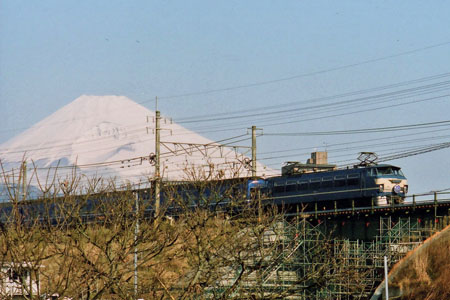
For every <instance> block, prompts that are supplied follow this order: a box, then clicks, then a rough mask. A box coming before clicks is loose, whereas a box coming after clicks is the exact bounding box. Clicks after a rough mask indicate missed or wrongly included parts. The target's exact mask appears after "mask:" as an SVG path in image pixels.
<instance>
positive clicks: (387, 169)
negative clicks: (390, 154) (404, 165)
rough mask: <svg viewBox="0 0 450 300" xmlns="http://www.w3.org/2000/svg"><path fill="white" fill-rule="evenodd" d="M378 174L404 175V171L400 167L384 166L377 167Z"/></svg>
mask: <svg viewBox="0 0 450 300" xmlns="http://www.w3.org/2000/svg"><path fill="white" fill-rule="evenodd" d="M376 170H377V172H378V175H400V176H404V175H403V172H402V171H401V170H400V169H398V168H393V167H383V168H377V169H376Z"/></svg>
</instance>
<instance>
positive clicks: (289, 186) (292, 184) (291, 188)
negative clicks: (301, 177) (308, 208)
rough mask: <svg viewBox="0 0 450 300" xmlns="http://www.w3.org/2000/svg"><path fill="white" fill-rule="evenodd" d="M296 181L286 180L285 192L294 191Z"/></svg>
mask: <svg viewBox="0 0 450 300" xmlns="http://www.w3.org/2000/svg"><path fill="white" fill-rule="evenodd" d="M296 183H297V182H296V181H288V182H287V185H286V192H295V191H296V190H297V185H296Z"/></svg>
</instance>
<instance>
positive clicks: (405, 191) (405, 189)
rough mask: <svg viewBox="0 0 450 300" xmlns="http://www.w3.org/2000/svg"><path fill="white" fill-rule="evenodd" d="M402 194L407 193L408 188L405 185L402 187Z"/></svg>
mask: <svg viewBox="0 0 450 300" xmlns="http://www.w3.org/2000/svg"><path fill="white" fill-rule="evenodd" d="M403 192H404V193H405V194H406V193H408V186H407V185H405V186H404V187H403Z"/></svg>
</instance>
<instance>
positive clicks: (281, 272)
mask: <svg viewBox="0 0 450 300" xmlns="http://www.w3.org/2000/svg"><path fill="white" fill-rule="evenodd" d="M276 227H277V228H276V230H270V231H269V232H268V233H267V236H266V238H265V241H264V243H268V244H267V247H266V248H267V249H271V248H270V245H273V243H277V246H276V247H274V248H273V249H272V251H273V253H272V255H266V259H265V260H264V264H263V268H262V270H261V271H260V272H257V273H256V274H254V275H252V276H248V277H247V278H246V279H245V280H242V281H240V283H239V288H238V289H236V290H239V292H240V295H241V296H242V295H243V293H244V294H246V295H250V294H255V293H256V287H259V288H260V289H262V290H263V292H262V295H264V297H266V298H270V297H274V296H282V298H284V299H330V300H331V299H333V300H334V299H338V300H339V299H342V300H344V299H367V298H369V297H370V296H371V294H372V292H373V290H374V289H375V288H376V286H377V285H378V284H379V283H380V282H381V281H382V278H383V258H384V256H387V258H388V262H389V265H390V266H392V265H393V264H395V263H396V262H398V261H399V260H400V259H401V258H403V257H404V256H405V255H406V253H407V252H408V251H410V250H412V249H414V248H415V247H417V246H418V245H419V244H421V243H422V242H423V241H424V240H425V239H426V238H427V237H429V236H430V235H431V234H433V233H434V232H435V231H436V230H437V229H438V228H436V226H435V225H434V224H428V225H427V224H421V223H420V221H418V220H417V219H412V218H409V217H408V218H399V219H397V220H395V221H394V220H393V219H392V218H391V217H380V219H379V232H378V235H377V236H376V238H375V240H374V241H371V242H365V241H360V240H355V241H352V240H349V239H335V238H331V236H330V235H328V233H327V232H326V227H325V226H324V224H320V223H319V224H313V223H311V222H309V221H307V220H306V219H298V218H297V219H295V220H293V221H291V222H286V221H284V222H280V223H278V224H277V226H276ZM233 274H234V273H233ZM231 277H232V276H231ZM231 277H229V279H230V280H229V282H233V279H231ZM259 293H261V292H259ZM234 295H235V296H236V295H237V293H236V292H235V293H234ZM230 298H233V297H230Z"/></svg>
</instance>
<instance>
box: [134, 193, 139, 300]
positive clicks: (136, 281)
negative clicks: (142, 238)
mask: <svg viewBox="0 0 450 300" xmlns="http://www.w3.org/2000/svg"><path fill="white" fill-rule="evenodd" d="M134 209H135V218H136V224H135V227H134V299H137V295H138V248H137V244H138V234H139V193H138V192H137V191H136V192H135V204H134Z"/></svg>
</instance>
